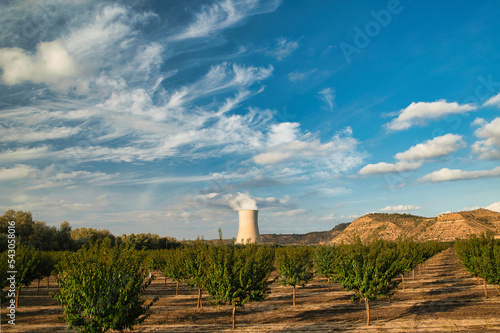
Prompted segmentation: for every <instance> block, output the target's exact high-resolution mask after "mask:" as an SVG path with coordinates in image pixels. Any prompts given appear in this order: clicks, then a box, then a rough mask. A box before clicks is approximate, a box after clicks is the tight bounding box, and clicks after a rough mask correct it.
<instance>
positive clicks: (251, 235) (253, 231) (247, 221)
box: [236, 209, 262, 244]
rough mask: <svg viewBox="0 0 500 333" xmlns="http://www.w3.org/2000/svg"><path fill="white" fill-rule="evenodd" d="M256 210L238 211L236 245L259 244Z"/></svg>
mask: <svg viewBox="0 0 500 333" xmlns="http://www.w3.org/2000/svg"><path fill="white" fill-rule="evenodd" d="M258 213H259V211H258V210H255V209H244V210H239V211H238V216H239V219H240V225H239V228H238V237H236V244H246V243H261V242H262V240H261V239H260V233H259V224H258V219H259V218H258Z"/></svg>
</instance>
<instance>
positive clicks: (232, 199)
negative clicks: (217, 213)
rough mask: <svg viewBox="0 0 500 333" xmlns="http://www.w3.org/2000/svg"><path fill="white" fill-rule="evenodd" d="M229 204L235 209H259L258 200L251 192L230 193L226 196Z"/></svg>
mask: <svg viewBox="0 0 500 333" xmlns="http://www.w3.org/2000/svg"><path fill="white" fill-rule="evenodd" d="M226 198H227V201H228V203H229V206H231V208H232V209H234V210H235V211H238V210H244V209H254V210H257V209H258V208H257V201H256V200H255V199H254V198H253V197H252V196H251V195H250V194H249V193H246V192H245V193H240V192H238V193H237V194H230V195H228V196H226Z"/></svg>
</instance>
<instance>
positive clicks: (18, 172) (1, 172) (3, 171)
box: [0, 164, 37, 181]
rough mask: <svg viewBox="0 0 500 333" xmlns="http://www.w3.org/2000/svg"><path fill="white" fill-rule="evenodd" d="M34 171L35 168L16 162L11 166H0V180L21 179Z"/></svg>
mask: <svg viewBox="0 0 500 333" xmlns="http://www.w3.org/2000/svg"><path fill="white" fill-rule="evenodd" d="M36 171H37V169H36V168H34V167H32V166H30V165H24V164H18V165H16V166H15V167H13V168H0V181H8V180H14V179H23V178H26V177H28V175H29V174H31V173H33V172H36Z"/></svg>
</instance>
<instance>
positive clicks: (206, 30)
mask: <svg viewBox="0 0 500 333" xmlns="http://www.w3.org/2000/svg"><path fill="white" fill-rule="evenodd" d="M280 4H281V0H272V1H258V0H223V1H219V2H217V3H215V4H211V5H205V6H203V7H202V9H201V10H200V11H199V12H198V13H196V15H195V19H194V21H193V22H192V23H191V24H189V25H188V27H187V28H186V29H184V30H183V31H181V32H180V33H178V34H177V35H174V36H173V37H171V40H182V39H188V38H197V37H207V36H210V35H212V34H215V33H218V32H219V31H221V30H223V29H227V28H229V27H232V26H235V25H238V24H241V23H243V22H244V20H245V19H246V18H247V17H249V16H253V15H257V14H263V13H269V12H272V11H274V10H276V9H277V8H278V7H279V5H280Z"/></svg>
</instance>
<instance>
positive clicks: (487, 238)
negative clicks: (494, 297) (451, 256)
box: [454, 234, 500, 297]
mask: <svg viewBox="0 0 500 333" xmlns="http://www.w3.org/2000/svg"><path fill="white" fill-rule="evenodd" d="M454 247H455V252H456V253H457V255H458V257H459V258H460V260H461V261H462V263H463V265H464V266H465V268H466V269H467V270H468V271H469V272H470V273H471V274H472V276H474V277H477V278H478V283H479V279H480V278H482V279H484V296H485V297H488V289H487V287H486V285H487V284H488V283H489V284H495V285H497V287H498V288H499V291H500V240H498V239H494V238H493V236H492V235H484V234H483V235H481V236H480V237H477V236H475V235H473V236H471V237H469V238H468V239H463V240H460V241H458V242H456V243H455V245H454Z"/></svg>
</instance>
